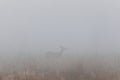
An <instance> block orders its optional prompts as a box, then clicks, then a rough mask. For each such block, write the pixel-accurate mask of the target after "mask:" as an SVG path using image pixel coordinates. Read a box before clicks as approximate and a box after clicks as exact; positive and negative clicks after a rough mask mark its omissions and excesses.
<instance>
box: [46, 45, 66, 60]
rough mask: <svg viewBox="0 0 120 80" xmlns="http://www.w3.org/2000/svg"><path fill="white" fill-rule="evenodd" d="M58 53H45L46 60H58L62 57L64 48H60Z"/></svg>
mask: <svg viewBox="0 0 120 80" xmlns="http://www.w3.org/2000/svg"><path fill="white" fill-rule="evenodd" d="M59 48H60V51H59V52H52V51H49V52H47V53H46V55H45V56H46V58H59V57H61V56H62V55H63V53H64V51H65V50H66V48H64V47H63V46H60V47H59Z"/></svg>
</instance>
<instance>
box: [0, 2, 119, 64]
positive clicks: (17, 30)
mask: <svg viewBox="0 0 120 80" xmlns="http://www.w3.org/2000/svg"><path fill="white" fill-rule="evenodd" d="M119 4H120V1H119V0H99V1H98V0H59V1H56V0H1V1H0V61H1V62H0V63H1V64H5V63H10V62H13V61H15V60H16V59H18V61H19V60H20V59H19V58H18V57H20V56H25V55H26V56H28V55H31V56H33V55H39V56H38V58H41V56H43V55H44V54H45V53H46V52H47V51H58V50H59V46H61V45H62V46H64V47H66V48H67V50H66V51H65V53H64V55H66V57H67V56H71V57H74V59H77V60H78V59H79V58H80V57H81V56H83V55H84V56H86V57H90V56H92V58H90V59H92V60H93V61H94V60H95V59H96V57H97V59H98V56H99V57H100V60H103V61H104V62H105V61H106V63H108V62H110V63H111V62H112V61H113V63H114V60H115V59H118V58H119V56H120V54H119V53H120V31H119V30H120V27H119V26H120V23H119V21H120V15H119V14H120V11H119V8H120V6H119ZM78 55H79V56H78ZM16 56H17V57H16ZM93 56H95V57H93ZM109 58H110V59H109ZM41 59H42V58H41ZM70 59H71V58H70ZM63 60H64V59H63ZM68 60H69V59H68ZM107 60H108V61H107ZM115 62H116V61H115ZM113 63H112V65H113Z"/></svg>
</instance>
